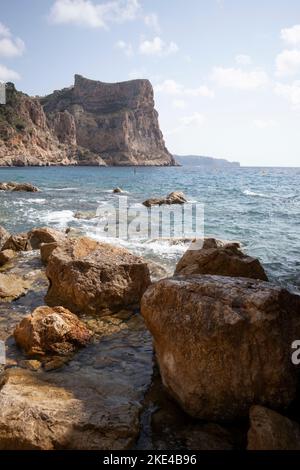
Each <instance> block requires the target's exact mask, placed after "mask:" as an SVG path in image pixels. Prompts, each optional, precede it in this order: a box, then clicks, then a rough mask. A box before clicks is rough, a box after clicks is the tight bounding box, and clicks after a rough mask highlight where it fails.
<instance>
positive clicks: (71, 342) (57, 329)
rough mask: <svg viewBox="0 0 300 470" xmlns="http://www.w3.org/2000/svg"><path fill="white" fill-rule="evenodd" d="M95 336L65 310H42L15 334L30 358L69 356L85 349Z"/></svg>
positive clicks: (45, 308)
mask: <svg viewBox="0 0 300 470" xmlns="http://www.w3.org/2000/svg"><path fill="white" fill-rule="evenodd" d="M91 336H92V334H91V332H90V331H89V330H88V329H87V328H86V326H85V325H84V323H82V322H81V321H80V320H79V319H78V317H77V316H76V315H74V314H73V313H71V312H70V311H69V310H67V309H65V308H63V307H54V308H50V307H38V308H37V309H36V310H34V312H32V314H31V315H29V316H28V317H25V318H23V320H22V321H21V323H20V324H19V325H18V326H17V327H16V329H15V331H14V337H15V340H16V343H17V344H18V346H20V347H21V348H22V349H23V350H24V351H25V353H26V354H28V355H29V356H34V355H44V354H47V353H52V354H61V355H67V354H70V353H72V352H74V351H75V350H76V349H77V348H79V347H81V346H85V345H86V344H87V343H88V342H89V341H90V339H91Z"/></svg>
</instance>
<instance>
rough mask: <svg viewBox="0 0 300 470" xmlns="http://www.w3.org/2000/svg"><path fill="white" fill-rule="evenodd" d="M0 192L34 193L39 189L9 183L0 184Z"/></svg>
mask: <svg viewBox="0 0 300 470" xmlns="http://www.w3.org/2000/svg"><path fill="white" fill-rule="evenodd" d="M0 191H24V192H31V193H36V192H38V191H39V188H37V187H36V186H33V184H30V183H15V182H14V181H9V182H7V183H5V182H4V183H1V182H0Z"/></svg>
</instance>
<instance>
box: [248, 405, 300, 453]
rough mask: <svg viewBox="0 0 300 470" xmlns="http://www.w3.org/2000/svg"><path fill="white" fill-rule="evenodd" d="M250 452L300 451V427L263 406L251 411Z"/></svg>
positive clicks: (255, 407) (253, 408) (254, 407)
mask: <svg viewBox="0 0 300 470" xmlns="http://www.w3.org/2000/svg"><path fill="white" fill-rule="evenodd" d="M247 449H248V450H300V426H299V424H298V423H295V422H293V421H291V420H290V419H288V418H286V417H285V416H282V415H280V414H279V413H276V412H275V411H272V410H269V409H267V408H264V407H262V406H253V407H252V408H251V410H250V429H249V432H248V447H247Z"/></svg>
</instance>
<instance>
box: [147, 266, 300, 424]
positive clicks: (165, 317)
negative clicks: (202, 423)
mask: <svg viewBox="0 0 300 470" xmlns="http://www.w3.org/2000/svg"><path fill="white" fill-rule="evenodd" d="M141 312H142V315H143V317H144V318H145V321H146V325H147V326H148V328H149V330H150V332H151V333H152V335H153V337H154V346H155V350H156V354H157V359H158V363H159V367H160V372H161V376H162V380H163V383H164V385H165V387H166V388H167V390H168V391H169V393H170V394H171V395H172V396H173V397H174V398H175V399H176V400H177V401H178V402H179V404H180V405H181V406H182V408H183V409H184V410H185V411H186V412H187V413H189V414H190V415H192V416H194V417H196V418H200V419H207V420H231V419H234V418H237V417H240V416H246V415H247V413H248V411H249V408H250V406H251V405H253V404H262V405H266V406H270V407H273V408H279V407H284V406H287V405H289V404H290V403H291V401H292V400H293V399H294V397H295V393H296V384H297V371H296V369H295V367H294V366H293V365H292V363H291V358H290V347H291V343H292V341H293V340H294V339H295V338H297V337H299V335H300V297H299V296H297V295H293V294H290V293H289V292H287V291H286V290H284V289H281V288H280V287H277V286H273V285H271V284H269V283H265V282H262V281H254V280H251V279H242V278H230V277H223V276H207V275H206V276H205V275H192V276H175V277H173V278H168V279H163V280H161V281H159V282H157V283H156V284H154V285H152V286H150V287H149V288H148V289H147V291H146V293H145V294H144V296H143V298H142V304H141Z"/></svg>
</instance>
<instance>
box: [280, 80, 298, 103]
mask: <svg viewBox="0 0 300 470" xmlns="http://www.w3.org/2000/svg"><path fill="white" fill-rule="evenodd" d="M274 91H275V93H276V94H277V95H278V96H282V97H283V98H285V99H287V100H288V102H289V103H290V104H291V105H292V107H293V108H296V109H298V108H300V81H295V82H293V83H292V84H291V85H286V84H283V83H276V85H275V88H274Z"/></svg>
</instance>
